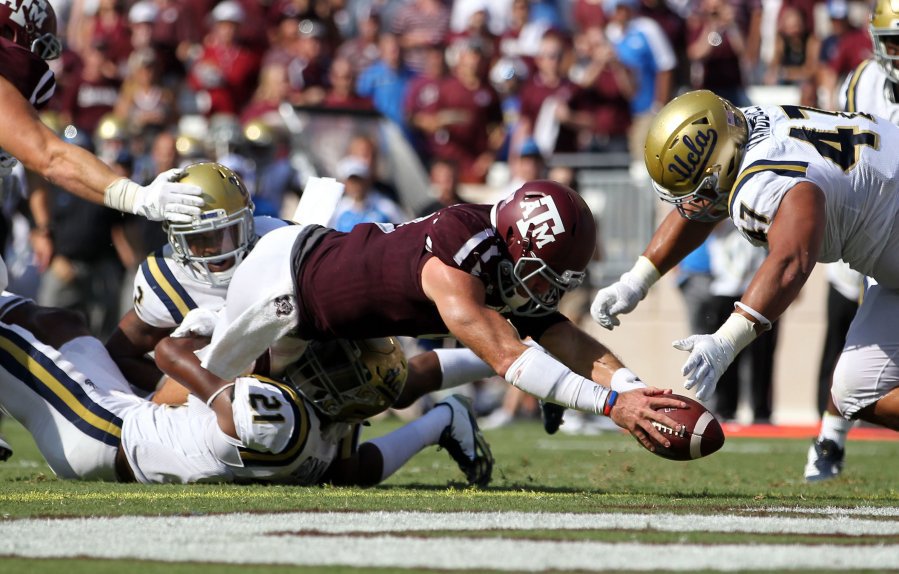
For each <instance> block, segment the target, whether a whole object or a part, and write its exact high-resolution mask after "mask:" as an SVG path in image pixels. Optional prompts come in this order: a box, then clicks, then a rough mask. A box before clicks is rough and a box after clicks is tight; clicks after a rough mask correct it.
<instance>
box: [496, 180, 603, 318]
mask: <svg viewBox="0 0 899 574" xmlns="http://www.w3.org/2000/svg"><path fill="white" fill-rule="evenodd" d="M491 220H492V222H493V226H494V227H495V228H496V230H497V233H498V234H499V237H500V238H502V240H503V241H505V243H506V245H507V246H508V249H509V255H510V256H511V261H508V260H507V261H503V262H502V263H500V266H499V288H500V294H501V296H502V298H503V301H504V302H505V303H506V304H507V305H508V306H509V307H510V308H511V309H512V312H513V313H514V314H515V315H525V316H538V315H545V314H547V313H552V312H553V311H555V310H556V309H558V307H559V300H560V299H561V298H562V295H563V294H564V293H565V292H566V291H570V290H571V289H574V288H575V287H577V286H578V285H580V284H581V282H582V281H583V280H584V277H585V275H586V273H585V270H586V269H587V264H588V263H589V262H590V259H591V258H592V257H593V252H594V250H595V249H596V221H595V220H594V218H593V213H592V212H591V211H590V208H589V207H588V206H587V204H586V202H584V200H583V198H582V197H581V196H580V195H578V194H577V193H576V192H575V191H574V190H572V189H571V188H569V187H567V186H565V185H562V184H560V183H557V182H555V181H550V180H534V181H529V182H527V183H525V184H524V185H522V186H521V187H520V188H518V190H517V191H516V192H515V193H513V194H511V195H509V196H508V197H506V198H505V199H503V200H501V201H500V202H499V203H497V204H496V205H494V206H493V211H492V212H491Z"/></svg>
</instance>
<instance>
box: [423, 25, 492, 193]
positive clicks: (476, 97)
mask: <svg viewBox="0 0 899 574" xmlns="http://www.w3.org/2000/svg"><path fill="white" fill-rule="evenodd" d="M454 47H455V48H456V51H455V57H456V62H455V64H454V65H453V66H452V67H451V69H450V76H449V77H448V78H447V79H446V80H445V81H443V82H442V83H441V85H440V94H439V98H438V102H437V109H438V110H439V112H438V117H439V118H440V120H439V121H440V128H439V129H438V130H437V131H436V132H435V133H434V135H433V136H432V141H433V143H434V144H435V145H434V148H433V151H434V157H445V158H450V159H452V160H454V161H456V162H458V164H459V169H460V170H461V181H462V182H463V183H484V182H485V181H486V179H487V172H488V171H489V169H490V167H491V166H492V165H493V162H494V161H495V159H496V153H497V151H498V150H499V148H500V147H501V146H502V143H503V141H504V139H505V133H504V130H503V127H504V126H503V115H502V108H501V107H500V99H499V94H497V93H496V90H494V89H493V86H491V85H490V83H489V82H487V81H486V79H485V76H486V71H487V70H486V61H485V58H484V49H485V47H484V46H483V44H482V43H481V41H480V40H470V39H466V38H462V39H459V40H457V41H456V43H455V44H454Z"/></svg>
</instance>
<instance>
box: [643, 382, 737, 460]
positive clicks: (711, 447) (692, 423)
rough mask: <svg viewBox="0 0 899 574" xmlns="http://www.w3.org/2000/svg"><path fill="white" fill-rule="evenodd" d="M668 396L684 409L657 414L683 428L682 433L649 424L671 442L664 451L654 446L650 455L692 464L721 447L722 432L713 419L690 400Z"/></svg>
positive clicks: (673, 409) (668, 410) (708, 412)
mask: <svg viewBox="0 0 899 574" xmlns="http://www.w3.org/2000/svg"><path fill="white" fill-rule="evenodd" d="M670 396H671V397H672V398H675V399H679V400H682V401H684V402H685V403H687V408H685V409H675V408H664V409H660V410H661V411H662V412H663V413H665V414H666V415H668V416H669V417H670V418H672V419H674V420H675V421H677V422H679V423H680V424H681V425H683V429H682V430H681V432H675V430H674V429H671V428H668V427H666V426H664V425H661V424H659V423H653V425H654V426H655V427H656V428H657V429H659V430H660V431H661V432H662V434H664V435H665V436H667V437H668V440H669V441H671V446H670V447H668V448H665V447H664V446H662V445H659V444H657V445H656V449H655V451H653V452H654V453H655V454H657V455H659V456H661V457H663V458H668V459H671V460H692V459H694V458H702V457H704V456H708V455H710V454H712V453H713V452H715V451H717V450H718V449H720V448H721V447H722V446H723V445H724V431H722V430H721V423H719V422H718V419H716V418H715V415H713V414H712V413H711V412H710V411H709V410H708V409H707V408H705V407H704V406H702V405H701V404H700V403H698V402H697V401H695V400H693V399H691V398H690V397H684V396H681V395H670Z"/></svg>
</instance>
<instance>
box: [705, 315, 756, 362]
mask: <svg viewBox="0 0 899 574" xmlns="http://www.w3.org/2000/svg"><path fill="white" fill-rule="evenodd" d="M715 334H716V335H718V336H719V337H721V338H723V339H725V340H726V341H728V342H729V343H730V344H731V345H733V347H734V355H735V356H736V354H737V353H739V352H740V351H742V350H743V348H744V347H746V345H748V344H749V343H751V342H753V341H754V340H755V338H756V337H757V336H758V335H757V333H756V332H755V323H753V322H752V321H750V320H749V319H747V318H746V317H744V316H743V315H740V314H739V313H731V314H730V317H728V318H727V321H725V322H724V324H723V325H721V327H719V328H718V330H717V331H715Z"/></svg>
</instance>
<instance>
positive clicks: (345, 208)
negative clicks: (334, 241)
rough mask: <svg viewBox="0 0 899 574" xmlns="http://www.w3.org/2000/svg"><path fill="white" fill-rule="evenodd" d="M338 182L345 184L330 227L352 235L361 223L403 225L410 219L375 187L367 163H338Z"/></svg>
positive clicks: (348, 160)
mask: <svg viewBox="0 0 899 574" xmlns="http://www.w3.org/2000/svg"><path fill="white" fill-rule="evenodd" d="M337 179H338V181H340V182H342V183H343V184H344V192H343V197H341V198H340V201H339V202H338V203H337V208H336V209H335V210H334V215H333V216H332V218H331V224H330V226H329V227H331V228H333V229H336V230H337V231H350V230H351V229H353V227H355V226H356V225H358V224H360V223H402V222H404V221H406V220H407V219H409V217H408V215H406V214H405V213H403V210H402V208H401V207H400V206H399V205H397V204H396V203H395V202H394V201H393V200H391V199H390V198H388V197H386V196H384V195H382V194H381V193H379V192H378V191H376V190H375V189H374V188H373V187H372V185H371V171H370V169H369V166H368V163H367V162H366V161H365V160H362V159H359V158H356V157H353V156H351V155H348V156H346V157H344V158H343V159H341V160H340V161H339V162H337Z"/></svg>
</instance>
